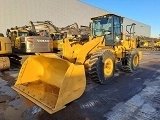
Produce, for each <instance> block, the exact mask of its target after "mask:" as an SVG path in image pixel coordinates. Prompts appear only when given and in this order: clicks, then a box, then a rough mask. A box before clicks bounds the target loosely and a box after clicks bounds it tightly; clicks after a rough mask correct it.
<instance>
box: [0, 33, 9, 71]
mask: <svg viewBox="0 0 160 120" xmlns="http://www.w3.org/2000/svg"><path fill="white" fill-rule="evenodd" d="M11 53H12V47H11V41H10V39H9V38H8V37H4V35H3V34H2V33H0V70H6V69H9V68H10V60H9V57H8V55H10V54H11Z"/></svg>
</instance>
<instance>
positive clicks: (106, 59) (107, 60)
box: [12, 14, 142, 114]
mask: <svg viewBox="0 0 160 120" xmlns="http://www.w3.org/2000/svg"><path fill="white" fill-rule="evenodd" d="M91 20H92V21H93V23H92V37H90V40H89V41H87V42H82V41H79V42H76V43H74V44H70V42H69V40H68V39H67V38H65V39H64V40H63V55H62V57H61V58H60V57H58V56H57V55H55V54H52V55H45V54H39V55H36V56H30V57H28V58H27V60H26V61H25V62H24V64H23V66H22V68H21V70H20V72H19V75H18V79H17V81H16V83H15V85H14V86H13V87H12V88H13V89H14V90H16V91H17V92H18V93H19V94H21V95H22V96H23V97H24V98H26V99H27V100H29V101H32V102H33V103H34V104H36V105H38V106H40V107H41V108H43V109H44V110H46V111H47V112H49V113H50V114H52V113H55V112H57V111H59V110H61V109H63V108H65V105H66V104H67V103H69V102H71V101H74V100H75V99H77V98H79V97H80V96H81V95H82V94H83V93H84V91H85V87H86V75H85V69H87V70H88V72H89V75H90V77H91V79H92V80H93V81H95V82H97V83H100V84H107V83H109V82H110V81H111V80H112V79H113V76H114V72H115V64H116V63H121V65H122V68H123V69H124V71H126V72H131V73H132V72H134V71H135V70H136V69H137V67H138V65H139V60H141V59H142V52H140V51H138V50H137V48H136V47H137V41H136V39H135V38H134V32H132V30H133V29H132V28H134V25H135V24H131V25H128V26H126V28H130V29H129V30H127V31H128V35H126V34H123V33H122V31H123V30H122V29H123V27H122V23H123V17H121V16H117V15H115V14H106V15H102V16H97V17H94V18H91Z"/></svg>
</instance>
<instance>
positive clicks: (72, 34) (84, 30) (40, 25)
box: [30, 21, 91, 52]
mask: <svg viewBox="0 0 160 120" xmlns="http://www.w3.org/2000/svg"><path fill="white" fill-rule="evenodd" d="M30 22H31V23H32V25H34V27H35V30H36V31H46V32H47V33H48V34H49V35H50V37H51V38H52V39H53V50H54V51H55V52H56V51H61V50H62V48H63V46H62V45H63V39H64V38H68V39H69V40H70V43H72V42H74V41H78V40H80V39H88V36H89V35H90V31H91V30H90V27H89V26H80V28H79V27H78V24H77V23H73V24H71V25H68V26H66V27H61V28H60V27H56V26H55V25H53V23H52V22H51V21H37V22H32V21H30ZM82 36H83V38H82Z"/></svg>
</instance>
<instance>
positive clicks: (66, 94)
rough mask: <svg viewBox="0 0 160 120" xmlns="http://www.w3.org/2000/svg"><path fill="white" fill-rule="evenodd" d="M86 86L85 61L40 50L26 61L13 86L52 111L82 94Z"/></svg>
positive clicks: (26, 96)
mask: <svg viewBox="0 0 160 120" xmlns="http://www.w3.org/2000/svg"><path fill="white" fill-rule="evenodd" d="M85 87H86V77H85V69H84V66H83V65H75V64H73V63H70V62H68V61H66V60H64V59H61V58H59V57H58V56H56V55H51V56H50V55H38V54H37V55H35V56H30V57H28V58H27V60H26V61H25V62H24V63H23V65H22V67H21V70H20V72H19V75H18V79H17V81H16V83H15V85H14V86H13V87H12V88H13V89H14V90H15V91H17V92H18V93H19V94H20V95H22V96H23V97H25V98H27V99H28V100H30V101H31V102H33V103H34V104H36V105H38V106H40V107H41V108H43V109H44V110H45V111H47V112H48V113H50V114H52V113H55V112H57V111H59V110H61V109H63V108H64V107H65V105H66V104H67V103H69V102H71V101H73V100H75V99H77V98H79V97H80V96H81V95H82V94H83V92H84V90H85Z"/></svg>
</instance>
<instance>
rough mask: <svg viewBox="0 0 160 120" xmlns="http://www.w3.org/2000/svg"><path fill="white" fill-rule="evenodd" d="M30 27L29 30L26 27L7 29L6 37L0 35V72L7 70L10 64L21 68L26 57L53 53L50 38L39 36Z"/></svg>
mask: <svg viewBox="0 0 160 120" xmlns="http://www.w3.org/2000/svg"><path fill="white" fill-rule="evenodd" d="M31 26H32V27H30V28H29V29H28V28H27V27H26V26H24V27H14V28H11V29H7V32H6V35H7V37H4V35H3V34H2V33H1V35H0V70H5V69H9V68H10V65H11V63H13V65H17V66H21V64H22V63H23V62H24V61H25V59H26V58H27V57H28V55H34V54H35V53H48V52H49V53H51V52H53V49H52V44H53V42H52V40H51V38H50V37H49V36H40V35H39V33H38V32H36V31H35V28H34V26H33V25H32V24H31Z"/></svg>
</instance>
